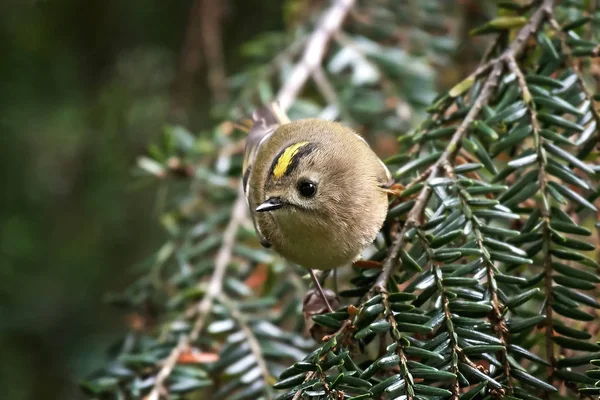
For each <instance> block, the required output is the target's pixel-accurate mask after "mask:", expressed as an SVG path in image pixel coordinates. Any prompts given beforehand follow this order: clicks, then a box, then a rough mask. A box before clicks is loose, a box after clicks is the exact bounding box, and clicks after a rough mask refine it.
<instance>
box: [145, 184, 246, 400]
mask: <svg viewBox="0 0 600 400" xmlns="http://www.w3.org/2000/svg"><path fill="white" fill-rule="evenodd" d="M246 209H247V205H246V198H245V197H244V194H243V192H242V189H241V186H240V189H239V191H238V197H237V199H236V201H235V203H234V205H233V209H232V212H231V219H230V220H229V224H228V225H227V227H226V228H225V231H224V232H223V243H222V245H221V248H220V249H219V252H218V253H217V256H216V258H215V268H214V271H213V274H212V276H211V278H210V282H209V284H208V289H207V291H206V295H204V297H203V298H202V301H201V302H200V303H199V304H198V306H197V309H196V321H195V322H194V326H193V328H192V330H191V332H190V333H189V334H187V335H182V336H181V337H180V338H179V341H178V343H177V346H176V347H175V348H174V349H173V350H172V351H171V354H169V356H168V357H167V358H166V359H165V360H164V361H163V362H162V367H161V369H160V371H159V372H158V374H157V375H156V381H155V383H154V388H153V389H152V391H151V392H150V394H149V395H148V397H147V400H158V399H159V398H160V396H161V394H162V391H163V390H164V382H165V381H166V380H167V378H168V377H169V376H170V375H171V372H172V371H173V368H175V366H176V365H177V360H179V357H180V356H181V354H182V353H183V352H184V351H185V350H186V349H188V348H189V346H190V345H191V344H192V343H194V342H195V341H196V340H197V339H198V336H199V335H200V333H201V332H202V330H203V329H204V325H205V323H206V318H207V317H208V315H209V313H210V310H211V307H212V304H213V302H214V300H215V298H216V297H217V296H218V295H219V294H220V293H221V289H222V287H223V278H224V276H225V271H226V270H227V266H228V265H229V261H230V260H231V254H232V251H233V245H234V243H235V236H236V234H237V231H238V228H239V226H240V225H241V223H242V221H243V220H244V219H245V218H246Z"/></svg>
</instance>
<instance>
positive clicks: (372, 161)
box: [244, 106, 391, 269]
mask: <svg viewBox="0 0 600 400" xmlns="http://www.w3.org/2000/svg"><path fill="white" fill-rule="evenodd" d="M254 120H255V122H254V126H253V128H252V130H251V131H250V134H249V139H248V143H247V146H246V158H245V161H244V181H245V182H244V189H245V191H246V196H247V199H248V204H249V207H250V212H251V214H252V217H253V221H254V224H255V227H256V230H257V233H258V234H259V237H260V238H261V243H263V245H265V246H267V247H269V246H271V245H272V247H273V248H274V249H275V250H276V251H277V252H279V253H280V254H281V255H282V256H283V257H285V258H287V259H289V260H290V261H293V262H295V263H298V264H300V265H302V266H304V267H306V268H312V269H329V268H336V267H341V266H343V265H345V264H347V263H349V262H352V261H354V260H355V259H356V258H357V257H358V256H360V254H361V253H362V251H363V250H364V249H365V248H366V247H367V246H368V245H369V244H370V243H371V242H373V240H374V239H375V236H376V235H377V232H378V231H379V229H380V228H381V225H382V224H383V221H384V219H385V216H386V213H387V209H388V200H387V193H386V192H385V188H386V187H388V186H389V184H390V183H391V177H390V175H389V171H388V170H387V168H386V167H385V166H384V164H383V163H382V162H381V161H380V160H379V158H378V157H377V156H376V155H375V153H374V152H373V151H372V150H371V148H370V147H369V145H368V144H367V143H366V142H365V141H364V140H363V139H362V138H361V137H360V136H358V135H357V134H356V133H354V131H352V130H351V129H349V128H346V127H344V126H342V125H341V124H339V123H336V122H330V121H325V120H319V119H308V120H301V121H295V122H288V121H287V120H286V117H285V116H284V115H283V114H282V113H281V112H280V111H279V110H278V109H277V108H276V106H271V108H266V109H264V110H261V111H259V112H257V113H255V115H254ZM282 122H283V124H281V123H282ZM286 122H287V123H286Z"/></svg>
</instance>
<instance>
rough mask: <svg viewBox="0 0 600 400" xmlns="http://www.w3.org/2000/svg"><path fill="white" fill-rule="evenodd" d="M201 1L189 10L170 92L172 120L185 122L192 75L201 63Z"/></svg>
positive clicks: (192, 80)
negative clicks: (179, 56)
mask: <svg viewBox="0 0 600 400" xmlns="http://www.w3.org/2000/svg"><path fill="white" fill-rule="evenodd" d="M201 3H202V1H201V0H196V1H194V3H193V4H192V8H191V10H190V17H189V20H188V25H187V30H186V33H185V41H184V45H183V49H182V51H181V58H180V61H179V66H178V69H177V75H176V77H175V81H174V82H173V89H172V93H171V105H170V108H169V119H170V120H171V121H172V122H185V120H186V119H187V111H188V110H189V107H190V104H191V102H192V97H193V82H194V76H195V75H196V73H197V72H198V70H199V69H200V66H201V65H202V41H201V37H202V31H201V26H200V25H201V22H200V21H201V19H202V15H201V12H202V4H201Z"/></svg>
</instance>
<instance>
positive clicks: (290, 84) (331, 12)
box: [277, 0, 354, 110]
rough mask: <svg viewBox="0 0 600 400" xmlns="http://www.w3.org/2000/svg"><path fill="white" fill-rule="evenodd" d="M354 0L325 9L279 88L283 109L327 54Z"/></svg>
mask: <svg viewBox="0 0 600 400" xmlns="http://www.w3.org/2000/svg"><path fill="white" fill-rule="evenodd" d="M353 5H354V0H336V1H334V2H333V4H332V6H331V7H330V8H329V9H328V10H327V11H325V13H324V14H323V16H322V18H321V20H320V21H319V23H318V25H317V27H316V29H315V30H314V31H313V33H312V35H311V36H310V38H309V39H308V42H307V43H306V47H305V49H304V54H303V55H302V59H301V60H300V62H299V63H298V64H297V65H296V66H295V67H294V69H293V70H292V72H291V73H290V76H289V78H288V80H287V81H286V83H285V85H284V86H283V87H282V88H281V89H280V90H279V93H278V94H277V99H278V101H279V104H280V106H281V108H282V109H283V110H287V109H289V108H290V106H291V105H292V103H293V102H294V100H295V99H296V97H298V93H300V90H301V89H302V87H303V86H304V84H305V83H306V81H307V80H308V78H309V77H310V75H311V74H312V72H313V71H314V69H315V68H317V67H318V66H319V65H320V64H321V62H322V60H323V57H324V56H325V47H326V46H327V43H328V42H329V40H330V39H331V37H332V36H333V35H334V34H335V32H336V31H337V30H339V28H340V26H341V25H342V22H343V21H344V18H345V17H346V15H347V14H348V11H349V10H350V8H352V6H353Z"/></svg>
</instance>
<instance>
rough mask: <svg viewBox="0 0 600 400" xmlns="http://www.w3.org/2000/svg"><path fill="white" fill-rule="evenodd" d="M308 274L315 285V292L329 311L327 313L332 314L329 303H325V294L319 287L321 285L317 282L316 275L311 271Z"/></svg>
mask: <svg viewBox="0 0 600 400" xmlns="http://www.w3.org/2000/svg"><path fill="white" fill-rule="evenodd" d="M309 272H310V277H311V278H312V280H313V282H314V283H315V287H316V288H317V291H318V292H319V294H320V295H321V298H322V299H323V301H324V302H325V305H326V306H327V310H329V312H333V308H331V305H330V304H329V301H327V296H325V292H323V288H322V287H321V284H320V283H319V280H318V279H317V275H315V271H314V270H313V269H309Z"/></svg>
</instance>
